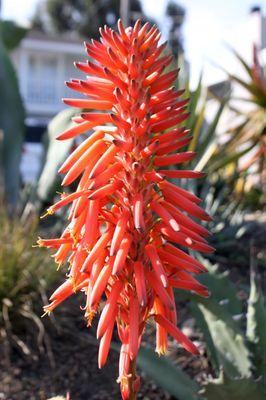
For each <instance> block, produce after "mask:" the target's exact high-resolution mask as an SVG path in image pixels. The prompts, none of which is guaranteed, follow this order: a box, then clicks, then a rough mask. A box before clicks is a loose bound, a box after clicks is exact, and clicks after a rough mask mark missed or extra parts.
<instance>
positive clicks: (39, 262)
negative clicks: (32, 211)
mask: <svg viewBox="0 0 266 400" xmlns="http://www.w3.org/2000/svg"><path fill="white" fill-rule="evenodd" d="M0 224H1V230H0V304H2V302H3V300H4V299H5V298H7V299H9V300H10V301H11V302H12V304H13V306H14V309H16V308H17V307H20V305H21V304H22V303H23V301H24V299H26V298H27V297H28V296H31V295H32V294H33V293H34V292H37V291H38V288H39V287H40V281H41V279H44V280H45V282H46V284H47V285H49V284H50V283H51V282H52V281H53V280H54V277H55V276H56V274H54V273H53V269H51V268H49V265H50V264H51V260H50V257H49V256H47V254H45V253H44V252H43V251H42V250H41V249H38V248H37V249H33V248H32V243H34V242H35V241H36V234H37V221H36V220H35V218H34V217H33V218H32V220H27V221H23V220H21V219H10V218H9V217H8V216H7V215H6V213H5V211H4V208H3V207H1V209H0ZM35 295H36V293H35ZM37 296H38V294H37ZM0 314H1V311H0Z"/></svg>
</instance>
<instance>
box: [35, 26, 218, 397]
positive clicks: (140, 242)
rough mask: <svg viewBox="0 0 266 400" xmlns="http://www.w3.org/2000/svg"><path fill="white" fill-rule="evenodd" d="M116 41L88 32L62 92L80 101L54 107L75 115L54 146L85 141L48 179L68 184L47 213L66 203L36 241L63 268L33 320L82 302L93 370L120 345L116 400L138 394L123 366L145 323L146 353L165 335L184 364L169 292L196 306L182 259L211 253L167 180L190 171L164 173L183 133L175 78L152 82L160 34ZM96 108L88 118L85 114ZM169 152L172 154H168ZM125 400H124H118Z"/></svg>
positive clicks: (187, 205) (157, 71)
mask: <svg viewBox="0 0 266 400" xmlns="http://www.w3.org/2000/svg"><path fill="white" fill-rule="evenodd" d="M118 30H119V33H117V32H115V31H113V30H112V29H110V28H108V27H104V29H100V34H101V40H100V41H96V40H93V41H91V43H86V50H87V53H88V55H89V57H90V59H94V60H95V63H92V62H91V61H88V62H85V63H81V62H77V63H76V67H77V68H78V69H80V70H81V71H83V72H85V74H86V75H87V76H86V78H85V79H84V80H72V81H70V82H67V85H68V87H70V88H72V89H73V90H76V91H78V92H80V93H81V94H83V95H84V96H85V97H84V98H83V99H81V100H78V99H64V101H65V103H66V104H68V105H70V106H72V107H78V108H82V109H85V110H86V109H93V110H94V111H93V112H82V113H81V115H79V116H77V117H75V118H74V122H75V125H74V127H71V129H68V130H66V131H65V132H63V133H61V134H60V135H59V136H58V139H59V140H65V139H69V138H73V137H76V136H77V135H79V134H84V133H85V132H87V131H88V130H90V129H92V130H93V133H92V134H91V135H90V136H89V137H88V138H86V139H85V140H84V141H83V142H82V143H81V144H80V146H79V147H77V148H76V149H75V150H74V151H73V152H72V153H71V154H70V155H69V157H68V158H67V160H66V161H65V163H64V164H63V165H62V167H61V168H60V170H59V172H60V173H64V174H65V176H64V179H63V183H62V185H63V186H67V185H70V184H71V183H72V182H74V181H75V180H76V179H77V178H80V180H79V183H78V186H77V190H76V192H75V193H72V194H68V195H62V198H61V200H60V201H58V202H57V203H55V204H54V205H53V206H51V207H50V208H49V209H48V211H47V212H48V214H52V213H54V212H55V211H57V210H58V209H60V208H61V207H63V206H67V205H71V207H70V211H69V217H68V219H69V224H68V226H67V228H66V229H65V230H64V232H63V234H62V236H61V237H60V238H58V239H40V240H39V241H38V243H39V245H40V246H45V247H50V248H54V249H56V250H57V251H56V254H55V255H54V258H55V261H56V262H57V263H58V264H59V265H61V264H62V263H64V262H65V261H66V260H67V261H68V263H69V266H70V267H69V273H68V279H67V280H66V281H65V282H64V283H63V284H62V285H61V286H60V287H59V288H58V289H57V290H56V291H55V292H54V293H53V295H52V296H51V299H50V300H51V303H50V304H49V305H47V306H46V307H45V311H47V312H49V311H52V310H54V308H55V307H56V306H58V304H60V303H61V302H62V301H63V300H65V299H66V298H68V297H69V296H71V295H72V294H73V293H75V292H77V291H82V292H84V293H85V295H86V305H85V317H86V318H87V321H88V325H90V324H91V323H92V320H93V318H94V316H95V314H96V313H97V312H98V311H99V308H100V304H102V303H101V302H102V300H103V299H104V305H103V308H102V310H101V314H100V318H99V322H98V328H97V338H98V339H99V340H100V344H99V367H100V368H101V367H103V365H104V364H105V362H106V359H107V355H108V351H109V347H110V342H111V339H112V335H113V330H114V326H115V325H116V327H117V332H118V336H119V339H120V341H121V351H120V362H119V378H118V381H119V382H120V385H121V393H122V397H123V399H128V398H134V393H136V392H137V391H138V388H139V377H137V376H136V373H135V361H136V357H137V354H138V350H139V346H140V343H141V338H142V335H143V332H144V329H145V325H146V323H147V320H149V319H153V320H154V321H155V324H156V351H157V352H158V353H159V354H164V353H165V352H166V350H167V337H168V334H169V335H171V336H172V337H173V338H175V339H176V340H177V341H178V343H180V345H181V346H183V347H184V348H185V349H186V350H188V351H190V352H192V353H193V354H198V349H197V348H196V346H195V345H194V344H193V343H192V342H191V341H190V340H189V339H188V338H187V337H186V336H185V335H184V334H183V333H182V332H181V331H180V330H179V329H178V328H177V326H176V324H177V314H176V307H175V301H174V288H178V289H186V290H190V291H193V292H195V293H198V294H199V295H201V296H208V291H207V289H206V288H205V287H204V286H202V285H201V284H200V283H198V281H197V280H196V279H195V278H194V276H193V275H194V274H199V273H201V272H204V271H205V268H204V266H203V265H202V264H201V263H200V262H198V261H197V260H196V259H194V258H193V257H192V256H191V255H189V254H188V252H186V251H185V249H186V248H187V249H193V250H198V251H201V252H207V253H208V252H211V251H213V248H212V247H210V246H209V245H208V244H207V243H206V239H205V237H206V236H207V235H208V231H207V230H206V229H205V228H204V227H202V226H201V225H199V224H198V222H196V221H195V220H194V219H193V217H195V218H197V219H200V220H205V221H207V220H209V218H210V217H209V216H208V214H207V213H206V212H205V211H204V210H203V209H202V208H201V207H200V206H199V203H200V201H201V200H200V199H199V198H198V197H196V196H195V195H194V194H192V193H190V192H188V191H187V190H184V189H182V188H181V187H179V186H176V185H174V184H173V183H171V181H170V179H171V178H199V177H201V176H202V174H201V173H199V172H196V171H191V170H185V169H172V170H171V169H169V168H168V167H169V166H170V165H179V164H181V163H184V162H187V161H189V160H191V159H192V158H193V157H194V156H195V154H194V153H193V152H190V151H182V150H181V149H183V148H185V147H186V146H187V145H188V143H189V141H190V139H191V137H190V136H189V130H187V129H185V127H184V126H183V125H184V124H183V121H185V120H186V118H187V117H188V113H187V111H186V105H187V103H188V99H183V98H182V97H180V96H182V94H183V93H184V91H183V90H176V89H175V88H174V87H173V86H171V85H173V83H174V81H175V79H176V78H177V74H178V71H176V70H174V71H169V72H164V70H165V68H166V67H167V66H169V64H170V63H171V60H172V57H171V56H170V55H164V49H165V47H166V44H161V45H159V40H160V36H161V35H160V33H159V31H158V29H157V28H156V27H155V26H152V27H151V26H150V25H149V24H148V23H146V24H145V25H143V26H141V24H140V21H137V22H136V24H135V26H134V27H133V28H127V29H125V28H124V27H123V25H122V23H121V21H119V22H118ZM95 110H96V111H95ZM180 150H181V151H180ZM130 396H131V397H130Z"/></svg>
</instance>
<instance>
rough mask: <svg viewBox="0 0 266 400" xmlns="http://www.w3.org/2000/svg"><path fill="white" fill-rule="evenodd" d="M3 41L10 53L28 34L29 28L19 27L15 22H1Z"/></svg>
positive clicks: (0, 28)
mask: <svg viewBox="0 0 266 400" xmlns="http://www.w3.org/2000/svg"><path fill="white" fill-rule="evenodd" d="M0 30H1V32H2V41H3V44H4V46H5V48H6V49H7V50H8V51H11V50H14V49H15V48H16V47H17V46H18V45H19V43H20V42H21V40H22V39H23V38H24V37H25V35H26V33H27V32H28V29H27V28H24V27H22V26H19V25H17V24H16V23H15V22H14V21H1V22H0Z"/></svg>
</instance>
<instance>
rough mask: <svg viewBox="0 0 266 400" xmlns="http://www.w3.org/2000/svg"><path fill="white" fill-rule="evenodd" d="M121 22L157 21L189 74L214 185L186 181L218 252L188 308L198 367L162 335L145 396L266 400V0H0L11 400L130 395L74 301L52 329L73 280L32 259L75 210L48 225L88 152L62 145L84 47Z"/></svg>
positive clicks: (1, 285) (3, 291) (0, 205)
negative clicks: (101, 355)
mask: <svg viewBox="0 0 266 400" xmlns="http://www.w3.org/2000/svg"><path fill="white" fill-rule="evenodd" d="M119 17H121V18H122V19H123V21H124V22H125V24H126V25H127V24H133V23H134V22H135V21H136V20H137V19H141V20H142V21H143V23H144V22H146V21H149V22H150V23H151V24H157V25H158V27H159V28H160V30H161V31H162V41H165V40H167V41H168V51H171V52H172V53H173V55H174V61H173V67H176V66H177V65H178V66H179V67H180V68H181V71H180V75H179V78H178V80H177V82H176V86H177V87H182V88H183V87H184V88H185V89H186V94H185V95H187V96H189V97H190V99H191V101H190V105H189V111H190V113H191V114H190V117H189V120H188V122H187V126H188V128H189V129H191V131H192V134H193V140H192V141H191V143H190V145H189V150H196V151H197V152H198V156H197V158H196V160H195V161H193V162H191V163H190V164H191V165H190V166H189V168H190V169H194V168H195V169H196V170H199V171H205V172H206V173H207V176H206V178H204V179H203V180H200V181H198V182H190V181H189V180H182V181H181V182H178V181H177V183H178V184H181V185H182V186H183V187H186V188H188V189H189V190H191V191H193V192H194V193H195V194H196V195H198V196H199V197H201V198H203V199H204V207H205V208H206V209H207V211H208V212H210V213H211V215H213V217H214V220H213V221H212V222H210V223H209V226H208V228H209V229H210V230H211V231H212V233H213V237H212V239H211V242H212V243H211V244H213V245H214V246H215V247H216V249H217V251H216V253H215V254H214V255H211V256H209V257H208V258H204V259H201V261H202V262H203V263H204V264H205V265H206V266H207V268H208V269H209V271H210V274H209V276H203V277H202V278H201V279H202V282H203V283H206V284H207V285H208V286H209V288H210V290H211V292H212V296H211V298H210V299H204V300H202V299H198V298H196V296H194V295H193V294H192V293H191V294H184V293H182V292H178V291H177V295H176V301H177V303H178V307H179V309H180V321H179V323H180V326H181V327H182V329H183V330H184V331H185V333H186V334H188V336H190V337H191V338H192V339H193V340H194V341H197V342H198V344H199V346H200V349H201V357H200V359H195V357H191V356H190V355H187V354H185V353H184V352H183V351H182V350H181V349H180V348H178V346H177V345H176V344H174V343H172V345H171V349H170V352H169V355H168V358H167V359H166V360H164V359H162V358H160V359H159V358H157V357H156V356H155V355H154V354H153V352H152V351H150V347H149V345H150V344H151V346H152V345H153V340H154V338H153V326H150V327H149V328H148V330H147V335H146V338H145V342H146V347H144V348H143V349H142V351H141V356H140V361H139V367H140V371H141V373H142V377H143V381H144V385H143V387H142V392H141V394H140V396H141V397H140V398H143V399H175V398H176V399H180V400H183V399H184V400H190V399H204V398H205V399H210V400H212V399H214V398H215V400H217V399H218V400H219V399H225V400H227V399H230V400H231V399H232V400H234V399H239V400H240V399H241V400H242V399H243V400H245V399H248V398H250V396H254V399H258V400H260V399H265V398H266V392H265V391H266V336H265V334H264V329H265V326H266V325H265V324H266V311H265V310H266V309H265V302H264V292H265V288H266V260H265V253H266V249H265V239H266V227H265V223H266V218H265V199H266V197H265V195H266V164H265V163H266V162H265V153H266V3H265V2H264V1H257V2H256V1H255V0H234V1H229V0H225V1H223V2H220V1H218V0H180V1H179V0H120V1H119V0H64V1H63V0H24V1H23V2H22V1H21V0H2V1H0V104H1V107H0V226H1V231H0V340H1V344H2V346H1V349H0V355H1V361H0V399H12V400H16V399H17V400H24V399H25V400H26V399H27V400H29V399H41V400H43V399H48V398H50V397H52V396H54V395H57V394H58V395H59V394H60V395H63V396H64V395H66V393H67V392H68V391H69V392H70V395H71V396H73V398H75V399H80V400H83V399H84V400H85V399H102V400H104V399H111V398H112V399H114V398H118V389H117V387H116V384H115V383H113V382H115V376H116V370H115V368H113V365H115V363H116V361H115V360H116V359H117V355H116V352H115V351H113V353H112V355H111V362H109V364H108V365H107V367H106V369H105V370H104V371H101V372H98V371H97V365H96V364H97V362H96V359H97V347H96V346H95V344H96V345H97V342H96V341H95V340H94V339H93V337H94V331H93V330H92V332H91V331H89V332H88V330H87V329H86V327H85V324H84V321H83V320H82V317H81V316H79V309H78V308H79V306H78V300H74V299H73V300H71V301H70V302H68V303H67V304H66V306H65V305H64V306H62V308H61V310H60V311H58V313H56V314H55V317H54V316H52V317H51V318H50V319H49V318H45V319H40V315H41V309H42V305H43V304H44V303H47V296H48V295H49V293H51V292H52V289H53V288H54V287H56V285H57V283H58V282H59V281H60V280H62V277H63V276H64V275H65V273H66V269H64V268H65V267H63V268H62V271H61V273H57V272H56V271H55V267H54V265H53V260H52V259H51V258H50V255H47V252H46V253H45V252H44V251H42V249H32V248H31V246H32V244H33V243H34V242H35V241H36V238H37V236H38V235H39V234H40V233H41V234H42V235H43V236H45V237H48V236H51V235H56V234H57V233H58V232H60V230H61V229H62V227H63V226H64V218H65V215H64V213H63V212H62V213H59V215H58V216H56V217H53V218H51V219H48V220H45V221H43V220H42V221H41V222H40V221H39V215H41V213H42V212H43V210H44V209H45V208H46V207H47V206H48V205H50V204H51V203H52V202H53V201H55V199H56V198H57V196H58V194H57V191H58V190H60V178H59V177H58V176H57V170H58V168H59V166H60V164H61V163H62V162H63V160H64V159H65V158H66V156H67V154H69V152H71V151H72V150H73V149H74V148H75V147H76V145H77V144H78V142H77V141H75V140H69V141H67V143H62V142H59V143H58V142H57V141H56V140H55V137H56V135H57V134H58V133H59V132H61V131H63V130H64V129H66V128H67V127H69V126H70V119H71V117H72V116H73V115H75V114H76V113H77V111H76V110H73V109H71V108H68V109H65V106H64V105H63V103H62V100H61V99H62V97H74V96H75V93H72V91H71V90H70V89H68V88H67V87H66V85H65V81H66V80H69V79H70V78H77V79H79V78H81V76H82V75H81V73H80V72H79V71H78V70H77V69H75V67H74V61H82V60H85V59H86V57H85V51H84V46H83V42H84V40H86V41H88V40H90V39H91V38H96V39H97V38H98V37H99V27H100V26H103V25H105V24H107V25H109V26H111V27H113V28H114V29H115V26H116V22H117V19H118V18H119ZM88 134H89V132H88ZM87 348H89V349H87ZM88 380H89V382H88ZM88 393H89V394H88ZM71 398H72V397H71Z"/></svg>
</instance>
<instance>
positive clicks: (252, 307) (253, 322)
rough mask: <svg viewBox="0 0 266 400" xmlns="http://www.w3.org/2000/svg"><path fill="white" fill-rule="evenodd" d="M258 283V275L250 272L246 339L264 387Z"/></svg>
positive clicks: (265, 338) (264, 320)
mask: <svg viewBox="0 0 266 400" xmlns="http://www.w3.org/2000/svg"><path fill="white" fill-rule="evenodd" d="M259 283H260V282H259V277H258V275H257V274H256V273H255V271H254V270H252V271H251V274H250V294H249V299H248V309H247V339H248V341H249V342H250V346H251V348H252V350H253V352H254V355H255V359H256V373H257V375H258V376H262V379H263V383H264V385H265V386H266V335H265V326H266V306H265V299H264V297H263V294H262V291H261V287H260V284H259Z"/></svg>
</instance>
